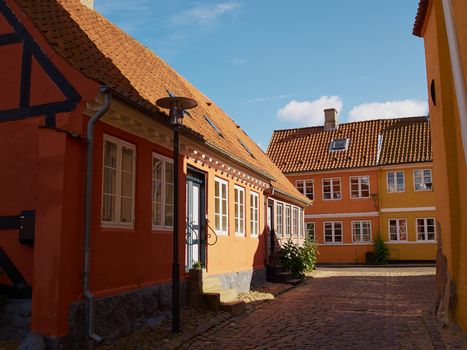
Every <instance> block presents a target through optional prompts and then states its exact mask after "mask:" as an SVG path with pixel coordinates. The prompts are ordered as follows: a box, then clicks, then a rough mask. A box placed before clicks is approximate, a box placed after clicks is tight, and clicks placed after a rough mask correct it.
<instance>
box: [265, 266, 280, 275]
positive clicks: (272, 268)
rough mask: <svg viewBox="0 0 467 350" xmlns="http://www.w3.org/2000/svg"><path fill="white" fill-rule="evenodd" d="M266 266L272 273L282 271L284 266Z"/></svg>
mask: <svg viewBox="0 0 467 350" xmlns="http://www.w3.org/2000/svg"><path fill="white" fill-rule="evenodd" d="M267 268H268V269H269V271H271V272H272V273H274V274H277V273H280V272H283V271H284V267H283V266H282V265H268V267H267Z"/></svg>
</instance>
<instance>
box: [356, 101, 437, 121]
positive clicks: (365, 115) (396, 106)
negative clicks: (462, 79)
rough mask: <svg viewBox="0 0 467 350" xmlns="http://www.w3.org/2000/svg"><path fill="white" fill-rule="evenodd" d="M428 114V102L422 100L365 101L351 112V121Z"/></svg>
mask: <svg viewBox="0 0 467 350" xmlns="http://www.w3.org/2000/svg"><path fill="white" fill-rule="evenodd" d="M427 114H428V103H427V102H426V101H420V100H401V101H386V102H372V103H363V104H361V105H358V106H355V107H354V108H352V110H351V111H350V112H349V118H348V121H349V122H354V121H359V120H370V119H389V118H401V117H413V116H422V115H427Z"/></svg>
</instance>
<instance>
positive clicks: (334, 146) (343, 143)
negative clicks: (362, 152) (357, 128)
mask: <svg viewBox="0 0 467 350" xmlns="http://www.w3.org/2000/svg"><path fill="white" fill-rule="evenodd" d="M348 145H349V139H335V140H332V141H331V144H330V145H329V150H330V151H345V150H347V147H348Z"/></svg>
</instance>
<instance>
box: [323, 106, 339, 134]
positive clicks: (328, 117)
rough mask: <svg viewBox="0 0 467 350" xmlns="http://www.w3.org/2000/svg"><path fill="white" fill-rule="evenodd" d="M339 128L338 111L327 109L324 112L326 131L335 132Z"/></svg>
mask: <svg viewBox="0 0 467 350" xmlns="http://www.w3.org/2000/svg"><path fill="white" fill-rule="evenodd" d="M336 127H337V110H336V109H335V108H327V109H325V110H324V130H334V129H335V128H336Z"/></svg>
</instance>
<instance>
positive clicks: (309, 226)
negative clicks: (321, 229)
mask: <svg viewBox="0 0 467 350" xmlns="http://www.w3.org/2000/svg"><path fill="white" fill-rule="evenodd" d="M305 225H306V236H307V237H308V238H309V239H310V240H311V241H313V242H314V241H315V223H314V222H306V223H305Z"/></svg>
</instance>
